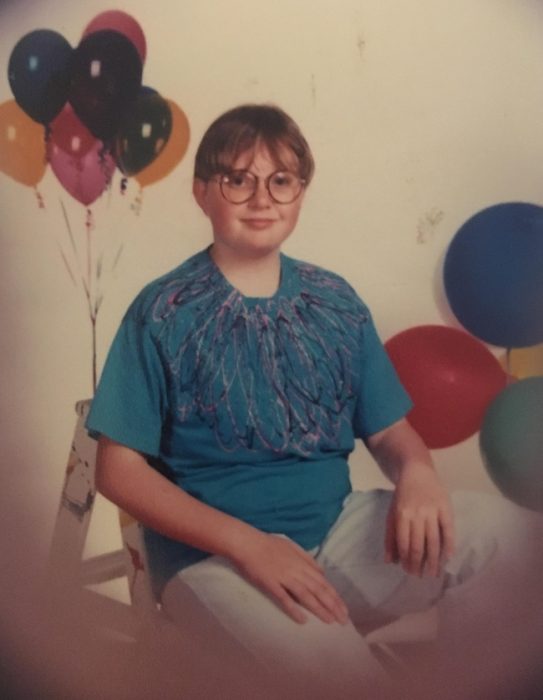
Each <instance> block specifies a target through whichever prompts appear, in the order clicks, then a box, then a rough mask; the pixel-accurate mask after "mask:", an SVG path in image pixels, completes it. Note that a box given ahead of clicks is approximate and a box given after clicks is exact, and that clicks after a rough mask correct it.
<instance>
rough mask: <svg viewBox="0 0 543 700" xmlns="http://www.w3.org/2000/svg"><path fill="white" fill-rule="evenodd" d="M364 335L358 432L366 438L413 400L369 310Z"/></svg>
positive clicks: (356, 416)
mask: <svg viewBox="0 0 543 700" xmlns="http://www.w3.org/2000/svg"><path fill="white" fill-rule="evenodd" d="M366 314H367V315H366V318H365V320H364V322H363V323H362V325H361V336H360V377H359V385H358V393H357V399H356V407H355V414H354V424H353V429H354V434H355V436H356V437H359V438H362V439H363V440H364V439H366V438H367V437H369V436H370V435H373V434H374V433H377V432H379V431H380V430H384V429H385V428H388V427H389V426H390V425H392V424H393V423H395V422H396V421H398V420H400V419H401V418H404V417H405V415H406V414H407V413H408V412H409V411H410V409H411V408H412V406H413V404H412V401H411V399H410V397H409V395H408V394H407V392H406V390H405V389H404V387H403V386H402V384H401V382H400V379H399V377H398V375H397V373H396V370H395V368H394V365H393V364H392V362H391V360H390V358H389V356H388V354H387V352H386V350H385V348H384V347H383V344H382V342H381V340H380V339H379V336H378V335H377V331H376V329H375V325H374V323H373V320H372V317H371V315H370V314H369V312H367V311H366Z"/></svg>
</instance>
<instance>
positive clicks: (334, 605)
mask: <svg viewBox="0 0 543 700" xmlns="http://www.w3.org/2000/svg"><path fill="white" fill-rule="evenodd" d="M305 585H306V586H307V588H308V590H309V591H310V593H311V594H312V595H313V596H314V597H315V598H316V600H317V601H318V602H319V603H320V604H321V605H322V606H323V607H324V608H325V609H326V610H328V611H329V612H330V613H331V614H332V615H333V617H334V619H335V620H337V622H340V623H341V624H345V623H346V622H348V620H349V610H348V608H347V606H346V605H345V602H344V601H343V599H342V598H341V596H340V595H339V594H338V592H337V591H336V589H335V588H334V587H333V586H332V585H331V584H330V583H329V582H328V581H327V580H326V579H324V578H323V579H320V580H319V579H317V578H315V577H313V576H312V574H309V576H308V577H306V580H305Z"/></svg>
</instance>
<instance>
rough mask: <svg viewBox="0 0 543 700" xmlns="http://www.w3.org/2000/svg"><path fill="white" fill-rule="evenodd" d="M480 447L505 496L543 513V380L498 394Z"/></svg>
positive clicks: (526, 382) (524, 382)
mask: <svg viewBox="0 0 543 700" xmlns="http://www.w3.org/2000/svg"><path fill="white" fill-rule="evenodd" d="M479 446H480V449H481V455H482V457H483V462H484V465H485V467H486V470H487V471H488V474H489V476H490V478H491V479H492V481H493V482H494V483H495V484H496V486H497V487H498V489H499V490H500V491H501V492H502V493H503V495H504V496H506V497H507V498H509V499H511V500H512V501H513V502H515V503H517V504H518V505H520V506H524V507H525V508H529V509H531V510H537V511H543V377H530V378H528V379H523V380H522V381H519V382H516V383H515V384H511V385H510V386H508V387H507V388H506V389H504V390H503V391H502V392H500V393H499V394H498V396H497V397H496V398H495V399H494V401H493V402H492V403H491V404H490V406H489V408H488V410H487V412H486V414H485V417H484V419H483V424H482V426H481V431H480V433H479Z"/></svg>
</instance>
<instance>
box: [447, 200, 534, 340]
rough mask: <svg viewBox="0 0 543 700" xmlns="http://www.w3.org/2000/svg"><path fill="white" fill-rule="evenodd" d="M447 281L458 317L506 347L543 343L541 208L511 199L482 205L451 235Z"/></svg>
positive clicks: (480, 335)
mask: <svg viewBox="0 0 543 700" xmlns="http://www.w3.org/2000/svg"><path fill="white" fill-rule="evenodd" d="M444 284H445V291H446V293H447V298H448V300H449V304H450V306H451V309H452V311H453V312H454V314H455V316H456V317H457V319H458V320H459V321H460V323H461V324H462V325H463V326H464V327H465V328H466V329H467V330H468V331H469V332H470V333H472V334H473V335H475V336H476V337H478V338H480V339H481V340H483V341H485V342H487V343H490V344H492V345H497V346H501V347H506V348H520V347H527V346H530V345H536V344H538V343H540V342H542V341H543V207H539V206H536V205H535V204H526V203H522V202H512V203H504V204H497V205H495V206H492V207H489V208H488V209H483V210H482V211H480V212H479V213H478V214H476V215H475V216H473V217H472V218H471V219H469V220H468V221H467V222H466V223H465V224H464V225H463V226H462V227H461V228H460V230H459V231H458V233H457V234H456V235H455V237H454V238H453V240H452V242H451V244H450V246H449V249H448V251H447V254H446V257H445V266H444Z"/></svg>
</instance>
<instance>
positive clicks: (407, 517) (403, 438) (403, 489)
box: [366, 419, 454, 576]
mask: <svg viewBox="0 0 543 700" xmlns="http://www.w3.org/2000/svg"><path fill="white" fill-rule="evenodd" d="M366 445H367V447H368V449H369V451H370V453H371V454H372V456H373V457H374V459H375V460H376V462H377V463H378V465H379V466H380V467H381V469H382V471H383V472H384V473H385V474H386V475H387V476H388V477H389V479H390V480H391V481H392V482H393V483H394V484H395V487H396V488H395V492H394V497H393V499H392V503H391V506H390V510H389V513H388V518H387V530H386V541H385V556H386V560H387V561H389V562H390V561H400V562H401V564H402V566H403V567H404V569H405V570H406V571H408V572H409V573H412V574H418V575H422V574H423V573H424V572H425V571H426V572H427V573H429V574H430V575H434V576H437V575H438V574H439V571H440V562H441V560H442V558H448V557H450V556H451V555H452V553H453V550H454V527H453V516H452V509H451V503H450V499H449V496H448V494H447V492H446V490H445V489H444V487H443V485H442V484H441V481H440V479H439V476H438V474H437V472H436V470H435V468H434V465H433V462H432V458H431V456H430V452H429V450H428V448H427V447H426V445H425V444H424V442H423V441H422V439H421V438H420V436H419V435H418V433H417V432H416V431H415V430H414V429H413V428H412V427H411V426H410V425H409V423H408V422H407V420H405V419H402V420H400V421H398V422H396V423H394V424H393V425H391V426H390V427H388V428H386V429H385V430H382V431H380V432H378V433H375V434H374V435H371V436H370V437H368V438H367V439H366Z"/></svg>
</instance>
